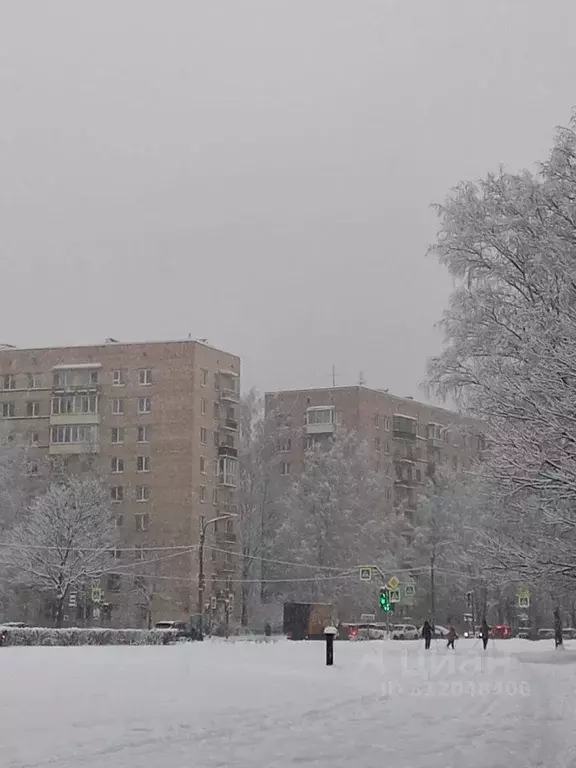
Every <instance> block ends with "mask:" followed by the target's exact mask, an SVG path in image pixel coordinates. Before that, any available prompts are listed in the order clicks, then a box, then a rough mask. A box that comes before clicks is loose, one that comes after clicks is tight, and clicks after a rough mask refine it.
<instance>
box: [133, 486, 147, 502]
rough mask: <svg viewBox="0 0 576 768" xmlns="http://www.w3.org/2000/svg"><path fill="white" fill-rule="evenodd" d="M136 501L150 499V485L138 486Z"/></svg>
mask: <svg viewBox="0 0 576 768" xmlns="http://www.w3.org/2000/svg"><path fill="white" fill-rule="evenodd" d="M136 501H150V487H149V486H148V485H137V486H136Z"/></svg>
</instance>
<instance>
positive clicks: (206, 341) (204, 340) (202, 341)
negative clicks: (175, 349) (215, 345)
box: [198, 339, 208, 344]
mask: <svg viewBox="0 0 576 768" xmlns="http://www.w3.org/2000/svg"><path fill="white" fill-rule="evenodd" d="M198 341H199V342H200V343H201V344H208V339H198Z"/></svg>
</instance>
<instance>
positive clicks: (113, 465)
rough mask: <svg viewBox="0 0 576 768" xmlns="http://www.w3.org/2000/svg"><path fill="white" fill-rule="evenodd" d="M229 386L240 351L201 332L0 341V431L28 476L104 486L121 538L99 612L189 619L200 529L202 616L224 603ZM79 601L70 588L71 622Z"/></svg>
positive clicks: (230, 543)
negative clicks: (58, 344) (23, 453)
mask: <svg viewBox="0 0 576 768" xmlns="http://www.w3.org/2000/svg"><path fill="white" fill-rule="evenodd" d="M239 392H240V359H239V358H238V357H236V356H235V355H231V354H228V353H226V352H222V351H220V350H217V349H214V348H213V347H210V346H208V345H206V344H204V343H201V342H197V341H170V342H152V343H134V344H122V343H116V342H110V343H106V344H103V345H98V346H85V347H62V348H50V349H14V348H3V349H0V435H2V436H3V439H4V440H8V441H14V442H16V443H21V444H25V445H27V446H28V455H29V467H30V469H29V471H30V473H31V474H34V473H35V472H39V471H40V470H41V469H44V468H45V466H46V465H48V466H49V472H50V473H52V474H53V475H54V476H56V473H62V472H64V473H67V472H70V473H80V474H82V473H92V474H94V475H96V476H98V477H100V478H101V479H102V481H103V482H104V483H105V485H106V487H107V489H108V493H109V494H110V507H111V509H112V510H113V512H114V514H115V520H116V525H117V530H118V547H117V550H116V551H115V552H113V553H111V566H110V572H109V573H107V574H106V575H105V576H103V578H102V580H101V584H100V585H97V587H96V589H97V590H98V588H101V589H102V590H103V594H102V596H101V597H100V600H98V601H96V602H95V603H94V604H91V605H89V606H88V608H89V610H90V611H91V612H92V616H93V618H94V619H95V620H98V619H101V620H102V621H103V622H104V623H110V624H112V625H113V626H120V625H130V626H134V625H139V626H145V625H147V624H150V623H152V622H155V621H157V620H163V619H164V620H166V619H170V620H183V619H188V618H189V617H191V616H193V615H194V614H196V613H197V602H198V573H199V570H200V562H199V559H200V553H199V544H200V532H201V530H202V529H203V530H204V532H205V547H204V552H203V566H204V573H205V590H204V599H205V602H206V611H207V617H210V616H212V618H214V620H215V621H216V620H218V618H219V616H220V615H221V613H222V610H223V606H224V605H225V607H226V611H228V610H229V606H230V602H226V603H225V602H224V601H225V599H227V600H228V599H229V596H230V594H231V592H232V587H233V583H232V582H233V575H234V573H235V571H236V567H237V558H236V557H235V549H236V526H235V520H234V517H233V516H234V515H235V514H236V512H237V499H236V493H237V478H238V468H237V456H238V449H237V433H238V403H239ZM227 515H229V517H226V516H227ZM218 517H220V518H223V519H220V520H218V521H215V520H214V519H215V518H218ZM93 587H94V585H87V587H86V589H87V590H88V591H89V593H90V594H93V591H92V588H93ZM96 594H97V595H98V592H96ZM89 602H90V598H89V597H85V598H82V596H75V597H74V598H73V600H72V601H71V605H70V610H69V618H70V621H73V620H74V618H75V616H74V614H75V612H76V611H77V610H80V606H81V605H82V609H83V610H85V609H86V606H87V604H88V603H89Z"/></svg>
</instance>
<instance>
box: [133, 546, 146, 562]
mask: <svg viewBox="0 0 576 768" xmlns="http://www.w3.org/2000/svg"><path fill="white" fill-rule="evenodd" d="M134 560H144V548H143V547H134Z"/></svg>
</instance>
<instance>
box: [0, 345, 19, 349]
mask: <svg viewBox="0 0 576 768" xmlns="http://www.w3.org/2000/svg"><path fill="white" fill-rule="evenodd" d="M0 349H16V347H15V346H14V344H0Z"/></svg>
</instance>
